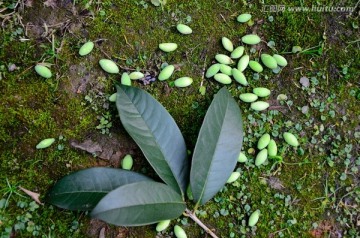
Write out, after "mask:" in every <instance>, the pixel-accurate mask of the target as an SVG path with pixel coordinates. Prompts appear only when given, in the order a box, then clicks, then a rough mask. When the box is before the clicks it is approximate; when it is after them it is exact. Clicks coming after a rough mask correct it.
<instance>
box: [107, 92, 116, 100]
mask: <svg viewBox="0 0 360 238" xmlns="http://www.w3.org/2000/svg"><path fill="white" fill-rule="evenodd" d="M109 101H110V102H116V93H113V94H111V95H110V97H109Z"/></svg>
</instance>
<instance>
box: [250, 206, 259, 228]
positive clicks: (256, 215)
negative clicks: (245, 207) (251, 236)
mask: <svg viewBox="0 0 360 238" xmlns="http://www.w3.org/2000/svg"><path fill="white" fill-rule="evenodd" d="M259 217H260V210H256V211H255V212H253V213H252V214H251V215H250V217H249V223H248V224H249V226H251V227H253V226H255V225H256V223H257V222H258V221H259Z"/></svg>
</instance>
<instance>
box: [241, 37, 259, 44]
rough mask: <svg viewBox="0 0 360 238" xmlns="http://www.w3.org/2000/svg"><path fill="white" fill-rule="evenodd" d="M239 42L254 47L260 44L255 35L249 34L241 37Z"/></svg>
mask: <svg viewBox="0 0 360 238" xmlns="http://www.w3.org/2000/svg"><path fill="white" fill-rule="evenodd" d="M241 41H242V42H244V43H245V44H248V45H256V44H258V43H260V41H261V39H260V37H259V36H257V35H253V34H250V35H246V36H243V37H241Z"/></svg>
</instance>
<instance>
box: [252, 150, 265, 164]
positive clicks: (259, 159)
mask: <svg viewBox="0 0 360 238" xmlns="http://www.w3.org/2000/svg"><path fill="white" fill-rule="evenodd" d="M267 157H268V151H267V149H262V150H261V151H260V152H259V153H258V154H257V155H256V158H255V165H256V166H260V165H262V164H263V163H265V161H266V159H267Z"/></svg>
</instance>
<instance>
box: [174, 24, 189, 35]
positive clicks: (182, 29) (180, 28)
mask: <svg viewBox="0 0 360 238" xmlns="http://www.w3.org/2000/svg"><path fill="white" fill-rule="evenodd" d="M176 29H177V30H178V31H179V32H180V33H181V34H184V35H189V34H191V33H192V29H191V28H190V27H189V26H187V25H184V24H177V26H176Z"/></svg>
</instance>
